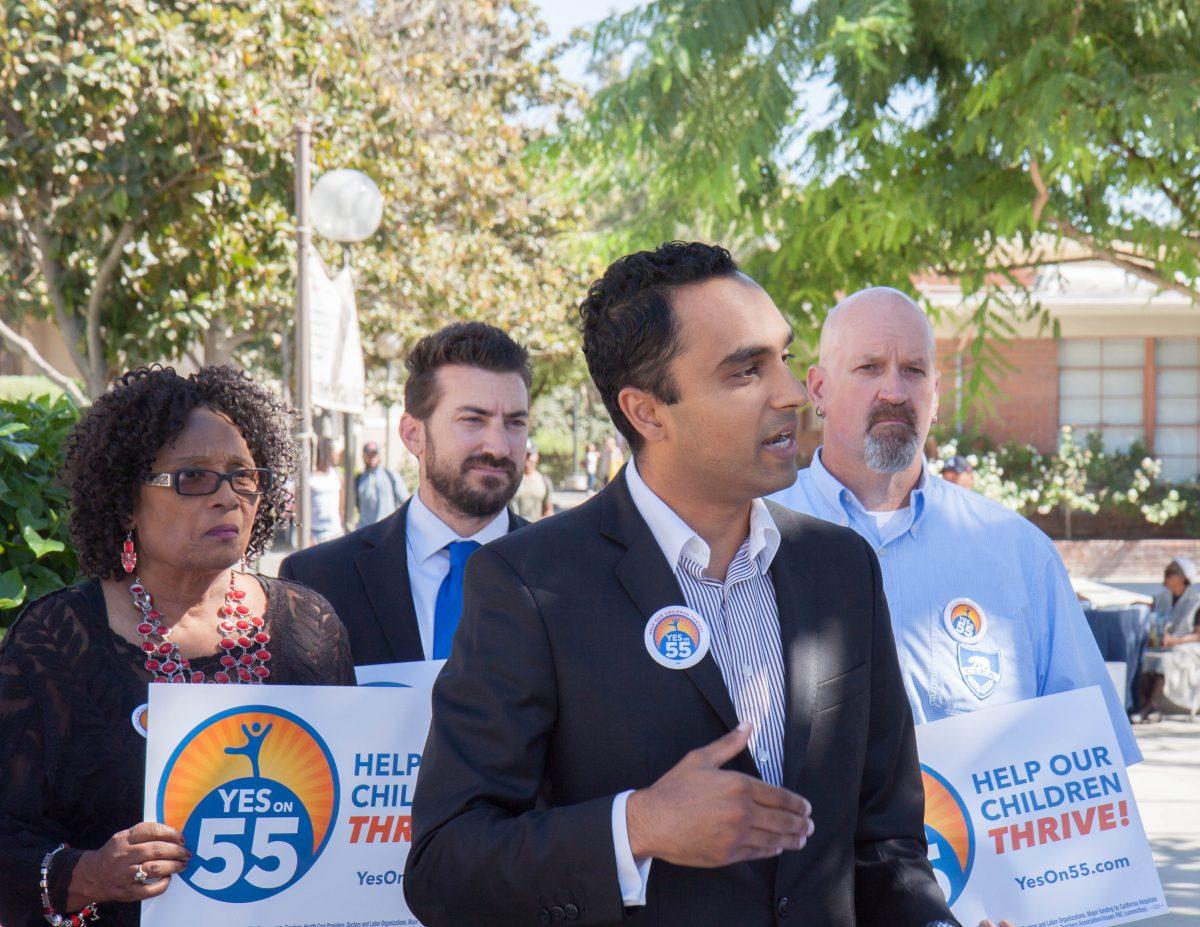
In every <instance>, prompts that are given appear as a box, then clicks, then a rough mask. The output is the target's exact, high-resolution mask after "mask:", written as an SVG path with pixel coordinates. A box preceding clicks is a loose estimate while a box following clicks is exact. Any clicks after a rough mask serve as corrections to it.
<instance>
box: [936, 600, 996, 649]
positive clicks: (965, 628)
mask: <svg viewBox="0 0 1200 927" xmlns="http://www.w3.org/2000/svg"><path fill="white" fill-rule="evenodd" d="M942 620H943V621H944V622H945V624H946V630H947V631H948V632H949V633H950V636H951V637H953V638H954V639H955V640H956V641H958V642H959V643H960V644H975V643H978V642H979V641H981V640H983V638H984V636H985V635H986V634H987V616H986V615H985V614H984V613H983V609H982V608H980V607H979V605H978V604H977V603H975V602H972V601H971V600H970V599H954V600H953V601H951V602H950V604H949V605H947V606H946V610H945V611H944V612H942Z"/></svg>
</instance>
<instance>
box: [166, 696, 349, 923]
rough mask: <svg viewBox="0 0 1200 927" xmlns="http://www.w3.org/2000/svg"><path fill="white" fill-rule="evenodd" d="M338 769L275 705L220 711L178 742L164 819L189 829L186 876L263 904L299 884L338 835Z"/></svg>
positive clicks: (218, 892) (209, 890)
mask: <svg viewBox="0 0 1200 927" xmlns="http://www.w3.org/2000/svg"><path fill="white" fill-rule="evenodd" d="M338 794H339V788H338V776H337V767H336V766H335V765H334V762H333V756H332V755H331V754H330V752H329V748H328V747H327V746H326V745H325V742H324V741H323V740H322V739H321V737H320V735H319V734H317V732H316V731H315V730H313V728H312V727H311V726H310V725H309V724H308V723H307V722H306V721H304V720H303V719H302V718H299V717H297V716H296V715H294V714H292V713H291V712H288V711H284V710H282V709H279V708H271V707H267V706H260V705H255V706H250V707H244V708H234V709H230V710H228V711H223V712H221V713H220V714H217V715H214V716H213V717H211V718H209V719H208V720H207V721H205V722H204V723H203V724H200V725H198V726H197V727H196V728H195V729H194V730H192V731H191V733H189V734H188V735H187V736H186V737H185V738H184V739H183V741H182V742H181V743H180V744H179V746H178V747H176V748H175V752H174V753H173V754H171V758H170V759H169V760H168V761H167V765H166V768H165V769H164V770H163V776H162V781H161V783H160V785H159V788H158V807H157V810H158V820H159V821H161V822H162V823H164V824H167V825H169V826H170V827H173V828H175V829H176V830H177V831H179V832H181V833H182V834H183V839H184V842H185V843H186V844H187V846H188V849H190V850H191V851H192V860H191V862H190V863H189V864H188V867H187V868H186V869H185V870H184V871H183V872H182V873H181V876H182V878H183V880H184V881H185V882H186V883H187V884H188V885H190V886H191V887H192V888H194V889H195V890H196V891H198V892H200V893H201V894H203V895H207V896H209V897H210V898H215V899H217V900H219V901H228V902H249V901H261V900H262V899H264V898H269V897H271V896H272V895H276V894H278V893H279V892H282V891H284V890H285V889H286V888H288V887H289V886H291V885H293V884H295V883H296V882H297V881H299V880H300V879H301V878H303V876H304V874H305V873H307V872H308V870H309V869H311V868H312V866H313V864H314V863H315V862H316V861H317V858H318V857H319V856H320V855H321V851H322V850H324V849H325V845H326V844H327V843H328V842H329V837H330V834H331V833H332V831H333V825H334V821H335V820H336V818H337V806H338Z"/></svg>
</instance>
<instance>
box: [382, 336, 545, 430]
mask: <svg viewBox="0 0 1200 927" xmlns="http://www.w3.org/2000/svg"><path fill="white" fill-rule="evenodd" d="M405 364H406V365H407V366H408V379H407V380H406V381H405V383H404V409H405V411H406V412H408V413H409V414H410V415H414V416H416V417H417V418H419V419H427V418H429V416H430V415H431V414H433V410H434V408H435V407H436V406H437V402H438V384H437V372H438V369H439V368H441V367H445V366H448V365H450V364H461V365H462V366H464V367H479V368H481V369H483V370H490V371H492V372H493V373H519V374H520V375H521V379H522V380H524V381H525V387H526V389H528V388H529V387H530V386H531V385H532V383H533V372H532V371H531V370H530V369H529V352H528V351H526V350H525V348H523V347H521V345H519V344H517V343H516V342H515V341H513V340H512V339H511V338H510V337H508V335H507V334H505V333H504V332H503V331H501V330H500V329H498V328H496V326H494V325H488V324H486V323H485V322H456V323H455V324H454V325H447V326H446V327H445V328H443V329H442V330H441V331H436V332H434V333H433V334H432V335H426V336H425V337H424V338H422V339H421V340H420V341H418V342H417V343H416V344H415V345H413V347H412V350H411V351H409V352H408V357H407V358H405Z"/></svg>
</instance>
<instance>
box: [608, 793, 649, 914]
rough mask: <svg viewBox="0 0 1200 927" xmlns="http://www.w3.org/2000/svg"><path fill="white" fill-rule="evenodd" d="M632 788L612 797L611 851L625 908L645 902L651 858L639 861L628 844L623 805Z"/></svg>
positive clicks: (627, 829)
mask: <svg viewBox="0 0 1200 927" xmlns="http://www.w3.org/2000/svg"><path fill="white" fill-rule="evenodd" d="M632 794H633V789H630V790H629V791H627V792H622V793H621V794H620V795H618V796H617V797H616V798H614V799H613V808H612V832H613V852H614V853H615V854H616V857H617V881H618V883H620V886H621V900H622V901H623V902H624V903H625V907H627V908H636V907H641V906H642V905H644V904H645V903H646V883H647V882H648V881H649V879H650V863H651V862H653V860H652V859H644V860H642V862H641V863H639V862H638V861H637V860H635V859H634V858H633V849H632V848H631V847H630V846H629V825H628V823H627V822H626V820H625V806H626V804H628V802H629V796H630V795H632Z"/></svg>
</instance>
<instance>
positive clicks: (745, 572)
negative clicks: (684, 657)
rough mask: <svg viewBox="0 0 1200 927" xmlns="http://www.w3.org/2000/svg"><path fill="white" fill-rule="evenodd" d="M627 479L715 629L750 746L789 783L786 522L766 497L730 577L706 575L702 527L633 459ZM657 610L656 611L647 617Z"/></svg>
mask: <svg viewBox="0 0 1200 927" xmlns="http://www.w3.org/2000/svg"><path fill="white" fill-rule="evenodd" d="M625 481H626V483H628V485H629V494H630V495H631V496H632V497H633V503H634V505H636V506H637V509H638V512H639V513H640V514H641V516H642V517H643V518H644V519H646V524H647V525H649V526H650V531H651V532H652V533H653V534H654V539H655V540H656V541H658V545H659V547H661V548H662V551H663V555H664V556H665V557H666V558H667V563H669V564H671V568H672V569H673V570H674V572H675V578H676V579H677V580H678V581H679V587H680V589H681V590H682V592H683V599H684V604H686V605H687V607H688V608H690V609H692V610H693V611H697V612H699V613H700V616H701V617H702V618H704V620H705V621H706V622H707V623H708V625H709V627H710V628H711V629H712V644H711V647H712V655H713V658H714V659H715V660H716V661H717V666H719V667H720V669H721V677H722V678H723V679H724V680H725V688H726V689H728V690H729V697H730V699H731V700H732V701H733V707H734V710H735V711H736V712H737V716H738V720H739V721H749V722H750V723H751V724H753V725H754V730H753V732H752V733H751V735H750V753H751V755H752V756H753V757H754V761H755V763H756V764H757V766H758V771H759V774H760V775H761V776H762V778H763V780H764V781H765V782H769V783H771V784H772V785H779V784H780V783H781V782H783V697H784V695H783V693H784V687H783V647H782V644H781V642H780V639H779V607H778V605H777V604H776V602H775V586H774V584H773V583H772V582H771V575H770V569H771V561H772V560H774V559H775V553H776V552H777V551H778V550H779V529H778V528H776V527H775V520H774V519H773V518H771V513H770V512H768V511H767V506H766V504H765V503H763V501H762V500H761V499H755V500H754V503H753V505H752V508H751V510H750V533H749V534H748V535H747V537H746V540H745V541H743V542H742V545H741V547H739V548H738V552H737V553H736V554H735V555H734V558H733V560H732V562H731V563H730V564H729V570H728V572H727V573H726V575H725V580H724V581H721V580H719V579H713V578H711V577H709V576H706V575H705V574H704V571H705V569H707V567H708V562H709V559H710V556H711V552H710V551H709V548H708V544H706V543H705V542H704V541H703V540H702V539H701V538H700V536H699V535H698V534H696V532H695V531H693V530H692V529H691V528H689V527H688V525H687V523H686V522H684V520H683V519H682V518H680V517H679V516H678V515H676V514H675V512H674V511H672V509H671V508H670V506H668V505H667V504H666V503H665V502H663V501H662V499H660V498H659V497H658V496H656V495H655V494H654V493H653V492H652V491H651V489H650V487H649V486H647V485H646V483H645V481H644V480H643V479H642V477H641V474H639V473H638V472H637V467H636V465H635V464H634V463H633V461H630V462H629V465H628V466H627V467H626V468H625ZM647 617H649V616H647Z"/></svg>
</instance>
